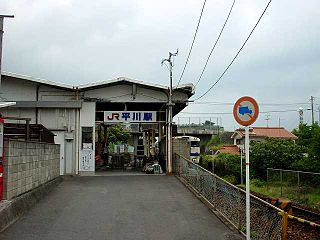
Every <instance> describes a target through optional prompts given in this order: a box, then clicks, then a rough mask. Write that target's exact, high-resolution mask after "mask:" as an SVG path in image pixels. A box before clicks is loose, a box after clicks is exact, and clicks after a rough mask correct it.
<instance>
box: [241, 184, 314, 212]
mask: <svg viewBox="0 0 320 240" xmlns="http://www.w3.org/2000/svg"><path fill="white" fill-rule="evenodd" d="M244 187H245V186H244ZM250 190H251V191H253V192H256V193H260V194H263V195H267V196H271V197H275V198H287V199H289V200H291V201H293V202H297V203H300V204H304V205H307V206H309V207H312V208H315V209H317V210H320V187H318V188H311V187H308V188H303V187H295V186H290V185H289V184H287V186H286V184H284V186H283V187H282V194H281V186H279V185H277V184H275V185H272V186H269V187H268V189H267V185H266V183H264V182H261V181H256V180H252V181H251V184H250Z"/></svg>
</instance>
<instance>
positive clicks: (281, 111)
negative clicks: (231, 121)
mask: <svg viewBox="0 0 320 240" xmlns="http://www.w3.org/2000/svg"><path fill="white" fill-rule="evenodd" d="M285 112H298V110H296V109H290V110H278V111H277V110H272V111H262V112H259V114H264V113H285ZM180 113H181V114H192V115H193V114H197V115H200V114H201V115H208V114H213V115H218V114H230V115H231V114H233V113H232V112H212V113H210V112H180Z"/></svg>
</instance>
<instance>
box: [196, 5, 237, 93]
mask: <svg viewBox="0 0 320 240" xmlns="http://www.w3.org/2000/svg"><path fill="white" fill-rule="evenodd" d="M235 2H236V0H233V3H232V5H231V8H230V10H229V13H228V16H227V18H226V20H225V21H224V24H223V26H222V28H221V31H220V33H219V36H218V38H217V40H216V42H215V43H214V45H213V47H212V49H211V51H210V53H209V56H208V58H207V60H206V63H205V65H204V67H203V69H202V72H201V74H200V77H199V79H198V81H197V82H196V84H195V86H194V87H196V86H197V85H198V83H199V82H200V80H201V78H202V76H203V74H204V71H205V70H206V68H207V65H208V63H209V60H210V57H211V55H212V53H213V51H214V49H215V48H216V46H217V44H218V42H219V39H220V37H221V35H222V33H223V30H224V28H225V26H226V25H227V23H228V20H229V17H230V15H231V12H232V9H233V6H234V4H235Z"/></svg>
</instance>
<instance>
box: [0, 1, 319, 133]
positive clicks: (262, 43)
mask: <svg viewBox="0 0 320 240" xmlns="http://www.w3.org/2000/svg"><path fill="white" fill-rule="evenodd" d="M0 1H1V4H0V12H1V13H5V14H14V15H15V18H14V19H10V20H9V19H8V20H6V21H5V35H4V51H3V69H4V70H5V71H11V72H16V73H22V74H26V75H31V76H35V77H41V78H45V79H49V80H53V81H59V82H66V83H71V84H73V83H76V84H80V83H88V82H92V81H99V80H103V79H110V78H114V77H119V76H126V77H130V78H136V79H141V80H145V81H150V82H155V83H161V84H168V71H167V69H166V68H165V67H161V65H160V62H161V60H162V59H163V58H166V57H167V56H168V51H175V50H176V49H177V48H179V55H178V56H177V57H176V58H175V67H174V80H175V82H177V79H178V78H179V76H180V73H181V71H182V68H183V65H184V62H185V59H186V57H187V54H188V51H189V47H190V44H191V40H192V37H193V34H194V31H195V28H196V24H197V19H198V17H199V14H200V10H201V7H202V1H197V0H186V1H178V0H175V1H172V0H163V1H150V0H131V1H127V0H117V1H111V0H109V1H105V0H96V1H91V2H88V1H83V0H77V1H76V0H58V1H57V0H55V1H54V0H47V1H40V0H33V1H30V0H10V1H4V0H0ZM267 2H268V1H267V0H266V1H254V0H243V1H237V2H236V4H235V7H234V11H233V13H232V15H231V18H230V20H229V23H228V25H227V27H226V29H225V32H224V34H223V35H222V37H221V40H220V42H219V44H218V46H217V48H216V50H215V52H214V54H213V57H212V59H211V60H210V62H209V64H208V67H207V70H206V72H205V74H204V76H203V79H202V80H201V82H200V83H199V85H198V86H197V88H196V96H199V95H201V94H202V93H203V92H204V91H206V90H207V89H208V87H209V86H210V84H212V83H213V82H214V81H215V80H216V79H217V78H218V77H219V75H220V74H221V73H222V71H223V70H224V69H225V67H226V66H227V64H228V63H229V62H230V60H231V59H232V57H233V56H234V54H235V53H236V51H237V50H238V49H239V47H240V46H241V44H242V42H243V41H244V40H245V38H246V37H247V35H248V34H249V32H250V31H251V29H252V27H253V26H254V24H255V22H256V21H257V19H258V17H259V15H260V14H261V12H262V10H263V8H264V7H265V5H266V4H267ZM231 4H232V0H229V1H223V0H219V1H207V5H206V8H205V11H204V15H203V19H202V22H201V25H200V29H199V33H198V37H197V39H196V42H195V45H194V50H193V52H192V55H191V59H190V62H189V65H188V67H187V70H186V72H185V75H184V78H183V80H182V83H186V82H196V81H197V79H198V77H199V74H200V71H201V69H202V67H203V65H204V63H205V59H206V57H207V56H208V54H209V51H210V49H211V47H212V45H213V43H214V41H215V39H216V37H217V35H218V33H219V31H220V28H221V27H222V24H223V22H224V20H225V17H226V16H227V13H228V11H229V8H230V6H231ZM319 7H320V3H319V2H318V1H316V0H311V1H308V4H306V3H304V2H301V1H290V0H283V1H273V2H272V3H271V5H270V8H269V9H268V10H267V12H266V14H265V16H264V18H263V19H262V21H261V23H260V25H259V26H258V28H257V29H256V31H255V32H254V34H253V35H252V38H251V39H250V40H249V42H248V44H247V46H246V47H245V48H244V50H243V52H242V53H241V54H240V55H239V58H238V59H237V60H236V62H235V63H234V65H233V66H232V67H231V68H230V70H229V71H228V73H227V74H226V75H225V76H224V78H223V79H222V80H221V82H219V84H217V86H216V87H214V88H213V90H212V91H211V92H210V93H209V94H208V95H206V96H205V97H204V98H203V99H202V100H205V101H219V102H234V101H235V100H236V99H237V98H239V97H240V96H242V95H252V96H253V97H255V98H256V99H257V100H258V101H260V102H271V103H273V102H306V103H308V99H309V98H310V95H315V96H319V97H320V90H318V89H320V88H319V79H318V76H319V71H320V70H319V69H320V62H319V59H318V56H319V54H320V46H319V44H318V43H319V40H320V39H319V38H320V34H319V29H320V21H318V20H319V16H320V10H319V9H320V8H319ZM316 100H317V101H318V98H317V99H316ZM293 107H295V108H297V109H298V107H299V106H298V105H296V106H293ZM284 108H285V106H280V107H274V109H284ZM186 111H193V112H196V111H203V112H206V111H212V112H221V111H230V107H229V108H226V107H223V106H205V105H204V106H202V105H201V106H199V105H197V106H195V105H190V106H189V107H188V108H187V109H186ZM307 114H309V113H306V115H307ZM219 117H221V118H222V120H223V123H224V124H225V126H226V128H227V129H231V130H232V129H233V128H234V126H235V122H234V120H233V118H232V116H231V115H223V116H219ZM271 117H272V120H270V124H272V125H277V124H278V120H277V119H278V118H279V117H280V118H283V119H285V120H283V121H282V122H283V124H284V125H285V126H286V127H288V128H289V129H292V128H293V127H295V126H296V125H297V121H298V116H297V114H296V113H292V112H290V113H283V114H280V113H279V114H275V113H273V114H272V116H271ZM257 124H259V125H265V121H264V117H263V116H261V117H260V118H259V120H258V122H257Z"/></svg>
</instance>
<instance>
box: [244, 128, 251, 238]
mask: <svg viewBox="0 0 320 240" xmlns="http://www.w3.org/2000/svg"><path fill="white" fill-rule="evenodd" d="M245 152H246V235H247V237H246V239H247V240H250V177H249V173H250V171H249V126H246V127H245Z"/></svg>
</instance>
